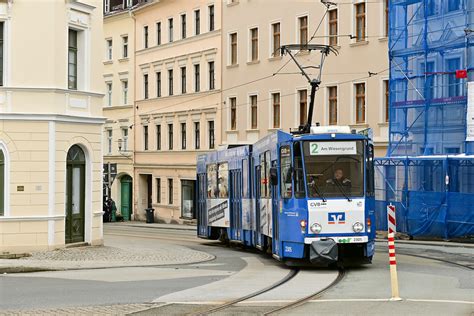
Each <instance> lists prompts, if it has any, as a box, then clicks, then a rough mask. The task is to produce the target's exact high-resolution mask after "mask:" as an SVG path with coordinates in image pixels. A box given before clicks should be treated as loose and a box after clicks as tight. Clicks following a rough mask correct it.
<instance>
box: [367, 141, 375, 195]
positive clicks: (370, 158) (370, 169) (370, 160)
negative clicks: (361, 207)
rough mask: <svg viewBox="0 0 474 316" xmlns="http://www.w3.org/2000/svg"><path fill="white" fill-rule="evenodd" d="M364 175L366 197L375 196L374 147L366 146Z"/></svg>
mask: <svg viewBox="0 0 474 316" xmlns="http://www.w3.org/2000/svg"><path fill="white" fill-rule="evenodd" d="M366 161H367V163H366V166H365V168H366V173H367V184H366V186H367V196H374V195H375V183H374V181H375V180H374V146H373V145H368V146H367V153H366Z"/></svg>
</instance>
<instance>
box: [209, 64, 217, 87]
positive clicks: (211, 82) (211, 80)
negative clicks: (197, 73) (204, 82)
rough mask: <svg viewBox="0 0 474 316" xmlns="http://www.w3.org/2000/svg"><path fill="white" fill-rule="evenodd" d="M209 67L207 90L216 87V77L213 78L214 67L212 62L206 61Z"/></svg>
mask: <svg viewBox="0 0 474 316" xmlns="http://www.w3.org/2000/svg"><path fill="white" fill-rule="evenodd" d="M208 68H209V90H214V89H215V88H216V78H215V69H214V62H213V61H210V62H209V63H208Z"/></svg>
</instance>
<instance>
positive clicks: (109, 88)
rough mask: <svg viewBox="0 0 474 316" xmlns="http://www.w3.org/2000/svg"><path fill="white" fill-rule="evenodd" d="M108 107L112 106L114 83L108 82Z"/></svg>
mask: <svg viewBox="0 0 474 316" xmlns="http://www.w3.org/2000/svg"><path fill="white" fill-rule="evenodd" d="M107 106H112V83H111V82H107Z"/></svg>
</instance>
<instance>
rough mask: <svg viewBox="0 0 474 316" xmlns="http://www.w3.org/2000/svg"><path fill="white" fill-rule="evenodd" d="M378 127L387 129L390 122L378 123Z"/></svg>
mask: <svg viewBox="0 0 474 316" xmlns="http://www.w3.org/2000/svg"><path fill="white" fill-rule="evenodd" d="M377 125H378V126H380V127H387V126H388V122H382V123H377Z"/></svg>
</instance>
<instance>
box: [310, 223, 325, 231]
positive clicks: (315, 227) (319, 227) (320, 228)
mask: <svg viewBox="0 0 474 316" xmlns="http://www.w3.org/2000/svg"><path fill="white" fill-rule="evenodd" d="M309 229H311V231H312V232H313V233H314V234H319V233H320V232H321V231H322V230H323V227H321V225H319V224H318V223H314V224H313V225H311V227H310V228H309Z"/></svg>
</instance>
